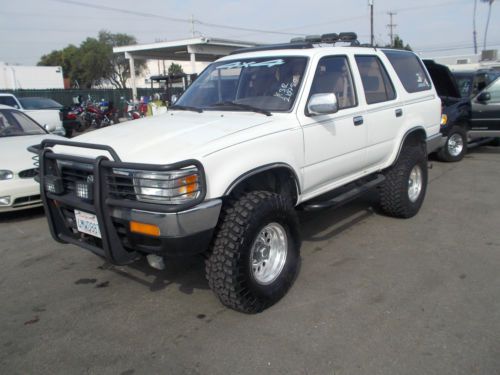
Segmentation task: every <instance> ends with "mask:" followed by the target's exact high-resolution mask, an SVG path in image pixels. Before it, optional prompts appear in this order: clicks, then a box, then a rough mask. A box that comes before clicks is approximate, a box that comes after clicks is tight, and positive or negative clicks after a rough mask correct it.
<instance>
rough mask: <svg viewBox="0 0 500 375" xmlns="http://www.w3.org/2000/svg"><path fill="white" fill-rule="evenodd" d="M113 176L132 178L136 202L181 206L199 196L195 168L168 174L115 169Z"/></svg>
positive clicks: (198, 184) (198, 182)
mask: <svg viewBox="0 0 500 375" xmlns="http://www.w3.org/2000/svg"><path fill="white" fill-rule="evenodd" d="M113 172H114V173H115V174H118V175H124V174H125V173H126V174H128V175H129V176H130V175H131V176H132V177H133V184H134V191H135V193H136V195H137V200H139V201H142V202H150V203H160V204H183V203H187V202H190V201H192V200H194V199H196V198H198V197H199V196H200V194H201V190H200V179H199V172H198V169H197V168H186V169H181V170H176V171H169V172H155V171H131V170H120V169H115V170H114V171H113Z"/></svg>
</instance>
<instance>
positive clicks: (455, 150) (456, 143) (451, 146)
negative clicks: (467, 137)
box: [447, 133, 464, 157]
mask: <svg viewBox="0 0 500 375" xmlns="http://www.w3.org/2000/svg"><path fill="white" fill-rule="evenodd" d="M447 147H448V153H449V154H450V155H451V156H453V157H455V156H458V155H460V153H461V152H462V150H463V149H464V139H463V138H462V136H461V135H460V134H457V133H455V134H453V135H452V136H451V137H450V138H449V139H448V144H447Z"/></svg>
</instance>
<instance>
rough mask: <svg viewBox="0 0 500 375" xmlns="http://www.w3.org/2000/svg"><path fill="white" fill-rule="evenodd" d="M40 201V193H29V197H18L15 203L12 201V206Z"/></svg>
mask: <svg viewBox="0 0 500 375" xmlns="http://www.w3.org/2000/svg"><path fill="white" fill-rule="evenodd" d="M38 202H40V194H36V195H28V196H27V197H20V198H16V199H15V200H14V203H12V206H13V207H17V206H25V205H29V204H32V203H38Z"/></svg>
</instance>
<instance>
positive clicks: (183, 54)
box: [113, 37, 258, 98]
mask: <svg viewBox="0 0 500 375" xmlns="http://www.w3.org/2000/svg"><path fill="white" fill-rule="evenodd" d="M257 45H258V44H257V43H253V42H244V41H238V40H229V39H220V38H209V37H198V38H192V39H184V40H176V41H169V42H159V43H150V44H135V45H131V46H122V47H114V48H113V53H125V57H126V58H127V59H128V60H129V62H130V71H131V77H130V78H131V81H132V94H133V97H134V98H136V97H137V88H136V83H135V79H136V77H135V65H134V60H136V59H146V60H174V61H191V66H192V72H193V73H199V72H197V71H196V64H195V63H196V61H202V62H212V61H215V60H217V59H218V58H220V57H222V56H226V55H229V54H230V53H231V52H233V51H234V50H237V49H241V48H248V47H255V46H257Z"/></svg>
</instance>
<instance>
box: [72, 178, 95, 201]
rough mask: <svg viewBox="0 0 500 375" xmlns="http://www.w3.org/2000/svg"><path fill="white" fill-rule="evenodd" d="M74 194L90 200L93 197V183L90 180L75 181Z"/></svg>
mask: <svg viewBox="0 0 500 375" xmlns="http://www.w3.org/2000/svg"><path fill="white" fill-rule="evenodd" d="M75 189H76V196H77V197H78V198H81V199H88V200H91V199H92V197H93V194H92V192H93V190H94V184H93V183H91V182H77V183H76V186H75Z"/></svg>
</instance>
